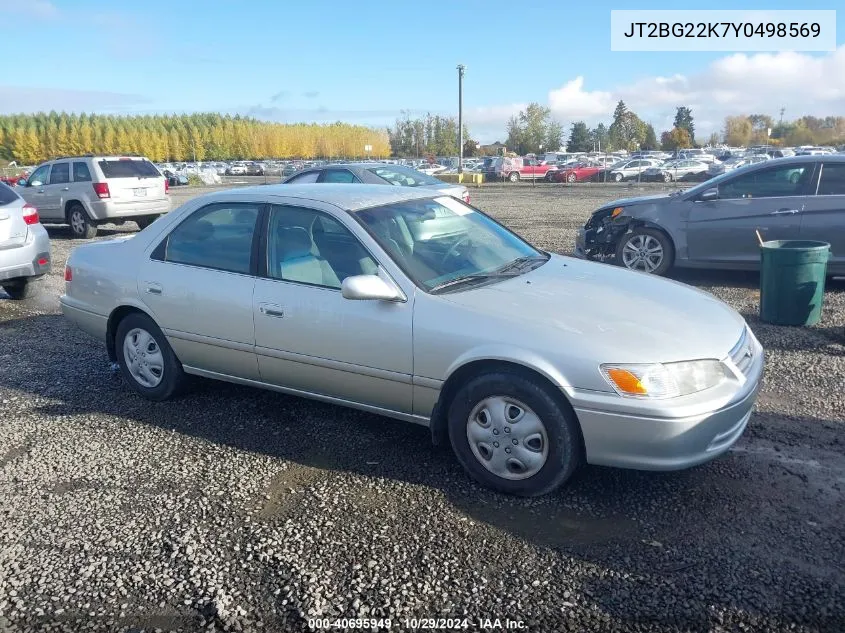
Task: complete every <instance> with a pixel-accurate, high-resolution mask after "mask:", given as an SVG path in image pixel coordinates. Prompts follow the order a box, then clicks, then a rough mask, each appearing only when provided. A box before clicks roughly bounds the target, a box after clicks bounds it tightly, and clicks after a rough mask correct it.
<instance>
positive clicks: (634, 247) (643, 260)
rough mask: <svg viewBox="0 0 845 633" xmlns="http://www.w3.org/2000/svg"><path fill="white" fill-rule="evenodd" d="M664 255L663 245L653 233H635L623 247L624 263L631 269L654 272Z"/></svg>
mask: <svg viewBox="0 0 845 633" xmlns="http://www.w3.org/2000/svg"><path fill="white" fill-rule="evenodd" d="M663 257H664V254H663V246H661V244H660V242H659V241H658V240H657V239H655V238H654V237H652V236H651V235H634V236H633V237H631V238H630V239H629V240H628V241H627V242H626V243H625V246H624V247H622V263H623V264H624V265H625V268H629V269H631V270H639V271H642V272H646V273H651V272H654V271H655V270H656V269H657V268H658V267H659V266H660V264H662V263H663Z"/></svg>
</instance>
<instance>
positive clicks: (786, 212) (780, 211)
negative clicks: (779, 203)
mask: <svg viewBox="0 0 845 633" xmlns="http://www.w3.org/2000/svg"><path fill="white" fill-rule="evenodd" d="M796 213H798V209H778V210H777V211H772V212H771V213H770V214H769V215H795V214H796Z"/></svg>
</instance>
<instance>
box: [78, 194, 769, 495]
mask: <svg viewBox="0 0 845 633" xmlns="http://www.w3.org/2000/svg"><path fill="white" fill-rule="evenodd" d="M65 280H66V281H65V293H64V294H63V295H62V297H61V307H62V311H63V313H64V314H65V315H66V317H67V318H68V319H70V320H71V321H73V322H74V323H76V324H77V325H78V326H79V327H81V328H82V329H83V330H84V331H86V332H88V333H90V334H92V335H93V336H95V337H96V338H97V339H98V340H100V341H101V342H102V343H103V344H104V347H105V350H106V351H107V354H108V356H109V358H110V359H111V360H112V361H113V362H117V363H118V364H119V366H120V371H121V373H122V375H123V377H124V379H125V381H126V383H127V384H128V385H129V386H130V387H131V388H132V389H134V390H135V391H136V392H137V393H138V394H140V395H141V396H143V397H145V398H148V399H150V400H156V401H161V400H166V399H168V398H170V397H172V396H174V395H175V394H177V393H178V392H179V391H180V390H181V389H183V388H184V386H185V378H186V374H193V375H198V376H204V377H207V378H215V379H220V380H226V381H230V382H234V383H239V384H243V385H250V386H254V387H260V388H265V389H272V390H276V391H279V392H283V393H287V394H293V395H297V396H305V397H309V398H314V399H317V400H322V401H325V402H330V403H335V404H338V405H343V406H348V407H354V408H357V409H361V410H364V411H368V412H371V413H375V414H380V415H384V416H388V417H391V418H396V419H399V420H405V421H409V422H414V423H418V424H421V425H424V426H427V427H429V428H430V430H431V435H432V438H433V440H434V441H435V442H436V443H439V442H447V441H448V442H449V443H450V444H451V446H452V448H453V450H454V453H455V454H456V456H457V459H458V461H459V462H460V463H461V464H462V465H463V466H464V468H465V469H466V470H467V471H468V472H469V473H470V475H472V476H473V477H474V478H475V479H477V480H478V481H479V482H481V483H483V484H484V485H487V486H489V487H491V488H494V489H496V490H499V491H502V492H506V493H511V494H517V495H526V496H530V495H538V494H543V493H547V492H549V491H552V490H554V489H555V488H557V487H558V486H560V485H561V484H562V483H563V482H565V481H566V480H567V479H569V478H570V476H571V475H572V474H573V473H574V472H575V470H576V469H577V468H578V466H579V465H580V464H582V463H584V462H587V463H591V464H602V465H607V466H618V467H626V468H640V469H656V470H673V469H681V468H686V467H690V466H694V465H697V464H701V463H703V462H706V461H708V460H711V459H713V458H715V457H717V456H718V455H720V454H722V453H724V452H725V451H727V450H728V449H729V448H730V446H731V445H732V444H734V442H736V441H737V439H738V438H739V437H740V435H741V434H742V433H743V430H744V429H745V427H746V425H747V423H748V420H749V417H750V416H751V411H752V406H753V404H754V401H755V398H756V394H757V391H758V387H759V384H760V378H761V375H762V372H763V350H762V348H761V346H760V344H759V343H758V341H757V339H756V338H755V337H754V334H753V333H752V332H751V330H750V329H749V328H748V327H747V326H746V323H745V321H744V320H743V318H742V317H741V316H740V315H739V314H738V313H737V312H736V311H735V310H733V309H732V308H730V307H728V306H727V305H726V304H724V303H722V302H721V301H719V300H717V299H716V298H715V297H713V296H712V295H709V294H707V293H705V292H701V291H699V290H696V289H694V288H691V287H689V286H686V285H683V284H680V283H677V282H673V281H668V280H664V279H660V278H657V277H653V276H650V275H642V274H639V273H634V272H631V271H628V270H623V269H621V268H616V267H612V266H604V265H601V264H595V263H591V262H586V261H583V260H578V259H574V258H570V257H564V256H560V255H554V254H550V253H547V252H544V251H542V250H540V249H537V248H535V247H533V246H532V245H530V244H529V243H528V242H526V241H525V240H523V239H522V238H520V237H519V236H518V235H516V234H515V233H513V232H511V231H509V230H508V229H507V228H505V227H504V226H502V225H501V224H499V223H498V222H496V221H495V220H493V219H492V218H490V217H489V216H487V215H485V214H484V213H482V212H481V211H479V210H478V209H476V208H474V207H472V206H470V205H468V204H466V203H464V202H462V201H461V200H458V199H456V198H454V197H451V196H446V195H443V194H442V193H439V192H437V191H431V190H426V189H415V188H406V187H384V186H379V185H365V184H359V185H355V184H348V185H345V184H336V185H332V186H325V185H320V184H312V185H271V186H264V187H253V188H244V189H232V190H228V191H221V192H215V193H212V194H208V195H205V196H202V197H199V198H196V199H194V200H191V201H190V202H187V203H186V204H184V205H183V206H181V207H180V208H178V209H176V210H175V211H173V212H171V213H170V214H168V215H166V216H164V217H162V218H161V219H159V220H158V221H156V222H155V223H154V224H152V225H151V226H149V227H147V228H146V229H145V230H143V231H142V232H140V233H138V234H134V235H131V236H129V237H128V238H123V239H114V240H108V241H100V242H98V243H95V244H90V245H84V246H80V247H78V248H76V249H74V250H73V252H72V253H71V255H70V257H69V259H68V262H67V267H66V270H65ZM104 360H105V357H104ZM350 432H352V431H351V429H350Z"/></svg>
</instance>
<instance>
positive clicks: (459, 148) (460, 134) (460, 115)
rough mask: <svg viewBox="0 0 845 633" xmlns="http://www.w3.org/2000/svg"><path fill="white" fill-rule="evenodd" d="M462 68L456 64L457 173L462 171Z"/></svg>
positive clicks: (461, 65) (463, 68) (463, 67)
mask: <svg viewBox="0 0 845 633" xmlns="http://www.w3.org/2000/svg"><path fill="white" fill-rule="evenodd" d="M464 70H466V66H464V65H463V64H458V174H463V173H464Z"/></svg>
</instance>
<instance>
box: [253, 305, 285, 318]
mask: <svg viewBox="0 0 845 633" xmlns="http://www.w3.org/2000/svg"><path fill="white" fill-rule="evenodd" d="M258 310H259V312H261V314H264V315H266V316H269V317H276V318H277V319H282V318H284V316H285V311H284V309H283V308H282V306H276V305H273V304H271V303H262V304H260V305H259V306H258Z"/></svg>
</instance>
